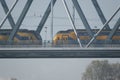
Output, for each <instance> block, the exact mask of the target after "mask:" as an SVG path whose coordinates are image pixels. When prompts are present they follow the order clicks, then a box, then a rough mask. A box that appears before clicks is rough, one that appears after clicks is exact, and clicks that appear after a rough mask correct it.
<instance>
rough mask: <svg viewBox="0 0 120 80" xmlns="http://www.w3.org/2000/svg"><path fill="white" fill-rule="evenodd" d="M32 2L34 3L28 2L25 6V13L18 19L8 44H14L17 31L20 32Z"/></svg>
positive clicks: (29, 0)
mask: <svg viewBox="0 0 120 80" xmlns="http://www.w3.org/2000/svg"><path fill="white" fill-rule="evenodd" d="M32 1H33V0H27V2H26V4H25V6H24V9H23V11H22V13H21V14H20V17H19V18H18V20H17V23H16V25H15V27H14V28H13V30H12V32H11V34H10V36H9V39H8V42H12V40H13V38H14V36H15V34H16V33H17V31H18V30H19V27H20V25H21V23H22V22H23V20H24V18H25V16H26V14H27V12H28V10H29V8H30V6H31V4H32Z"/></svg>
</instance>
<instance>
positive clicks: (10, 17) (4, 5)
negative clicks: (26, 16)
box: [0, 0, 15, 28]
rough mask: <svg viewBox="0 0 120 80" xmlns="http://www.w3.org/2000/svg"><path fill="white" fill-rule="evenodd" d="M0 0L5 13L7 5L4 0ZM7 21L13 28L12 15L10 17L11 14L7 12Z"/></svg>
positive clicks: (7, 9)
mask: <svg viewBox="0 0 120 80" xmlns="http://www.w3.org/2000/svg"><path fill="white" fill-rule="evenodd" d="M0 2H1V5H2V7H3V10H4V12H5V14H7V12H8V11H9V8H8V6H7V4H6V1H5V0H0ZM8 21H9V23H10V25H11V27H12V28H14V26H15V22H14V20H13V17H12V15H11V14H9V16H8Z"/></svg>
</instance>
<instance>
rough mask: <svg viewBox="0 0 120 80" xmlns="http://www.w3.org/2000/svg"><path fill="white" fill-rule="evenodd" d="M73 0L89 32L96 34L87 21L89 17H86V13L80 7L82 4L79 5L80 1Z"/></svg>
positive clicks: (91, 34)
mask: <svg viewBox="0 0 120 80" xmlns="http://www.w3.org/2000/svg"><path fill="white" fill-rule="evenodd" d="M72 2H73V4H74V6H75V8H76V10H77V12H78V14H79V17H80V18H81V20H82V22H83V24H84V26H85V28H86V30H87V32H88V33H89V35H90V36H91V37H93V35H94V34H93V32H92V30H91V28H90V25H89V24H88V22H87V19H86V17H85V15H84V13H83V11H82V9H81V8H80V5H79V3H78V1H77V0H72Z"/></svg>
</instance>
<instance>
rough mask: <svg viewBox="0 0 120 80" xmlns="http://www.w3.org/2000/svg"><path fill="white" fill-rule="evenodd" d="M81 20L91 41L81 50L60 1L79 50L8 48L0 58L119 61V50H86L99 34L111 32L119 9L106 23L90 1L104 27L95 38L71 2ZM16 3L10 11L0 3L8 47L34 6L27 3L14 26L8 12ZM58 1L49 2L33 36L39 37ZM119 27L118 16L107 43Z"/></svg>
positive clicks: (73, 0)
mask: <svg viewBox="0 0 120 80" xmlns="http://www.w3.org/2000/svg"><path fill="white" fill-rule="evenodd" d="M71 1H72V3H73V5H74V7H75V9H76V11H77V13H78V15H79V17H80V19H81V20H82V22H83V24H84V26H85V29H86V31H87V32H88V33H89V35H90V36H91V37H92V38H91V40H90V42H89V43H88V44H87V45H85V47H83V46H82V44H81V41H80V39H79V37H78V34H77V31H76V26H75V24H74V21H73V18H72V16H71V14H70V11H69V8H68V5H67V2H66V0H62V2H63V5H64V8H65V10H66V13H67V15H68V18H69V20H70V22H71V25H72V27H73V30H74V32H75V34H76V36H77V40H78V43H79V47H77V48H75V47H73V48H64V47H63V48H43V47H39V48H36V47H32V48H26V47H25V48H24V47H22V48H20V47H17V48H15V47H13V48H12V47H10V48H2V47H1V48H0V58H118V57H120V47H117V48H116V47H113V48H108V47H100V48H97V47H95V48H91V47H89V46H90V45H91V43H92V42H93V41H94V40H95V39H96V37H97V36H98V35H99V34H100V32H101V31H102V30H103V29H108V30H109V29H110V26H109V25H108V24H109V22H110V21H111V20H112V19H113V18H114V16H115V15H116V14H117V13H118V12H119V11H120V5H119V7H118V8H116V11H115V12H114V13H113V15H112V16H111V17H110V18H109V19H108V20H106V18H105V16H104V14H103V12H102V10H101V8H100V6H99V4H98V2H97V0H91V2H92V3H93V5H94V7H95V9H96V12H97V13H98V15H99V17H100V20H101V22H102V23H103V26H102V28H101V29H99V31H98V32H97V33H96V34H93V32H92V29H91V27H90V25H89V24H88V21H87V19H86V17H85V15H84V13H83V11H82V9H81V7H80V4H79V2H78V1H77V0H71ZM18 2H19V0H15V2H14V3H13V5H12V6H11V8H9V7H8V5H7V4H6V1H5V0H0V3H1V5H2V7H3V10H4V12H5V14H6V15H5V17H4V18H3V20H2V21H1V22H0V29H1V27H3V24H4V23H5V21H6V20H7V19H8V21H9V23H10V25H11V28H12V31H11V33H10V36H9V39H8V45H10V42H12V40H13V38H14V37H15V35H16V33H17V32H18V30H19V28H20V26H21V24H22V22H23V20H24V18H25V16H26V14H27V12H28V11H29V8H30V6H31V4H32V2H33V0H27V2H26V4H25V6H24V8H23V10H22V12H21V14H20V16H19V18H18V20H17V22H16V23H15V22H14V19H13V17H12V15H11V12H12V11H13V9H14V7H15V6H16V4H17V3H18ZM56 2H57V0H51V1H50V3H49V5H48V7H47V9H46V11H45V13H44V15H43V17H42V19H41V21H40V23H39V25H38V27H37V29H36V32H37V33H40V32H41V30H42V28H43V27H44V24H45V22H46V20H47V19H48V16H49V15H50V13H51V12H53V7H54V5H55V3H56ZM119 26H120V16H119V19H118V20H117V21H116V24H115V25H114V27H113V29H112V30H111V32H110V34H109V35H108V39H107V40H108V41H110V40H111V39H112V37H113V35H114V34H115V32H116V31H117V30H118V29H119Z"/></svg>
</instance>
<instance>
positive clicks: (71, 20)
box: [62, 0, 82, 47]
mask: <svg viewBox="0 0 120 80" xmlns="http://www.w3.org/2000/svg"><path fill="white" fill-rule="evenodd" d="M62 1H63V5H64V7H65V10H66V12H67V14H68V17H69V20H70V22H71V24H72V27H73V30H74V32H75V35H76V37H77V40H78V43H79V46H80V47H82V44H81V41H80V38H79V36H78V33H77V30H76V27H75V24H74V21H73V19H72V16H71V14H70V11H69V9H68V6H67V3H66V1H65V0H62Z"/></svg>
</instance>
